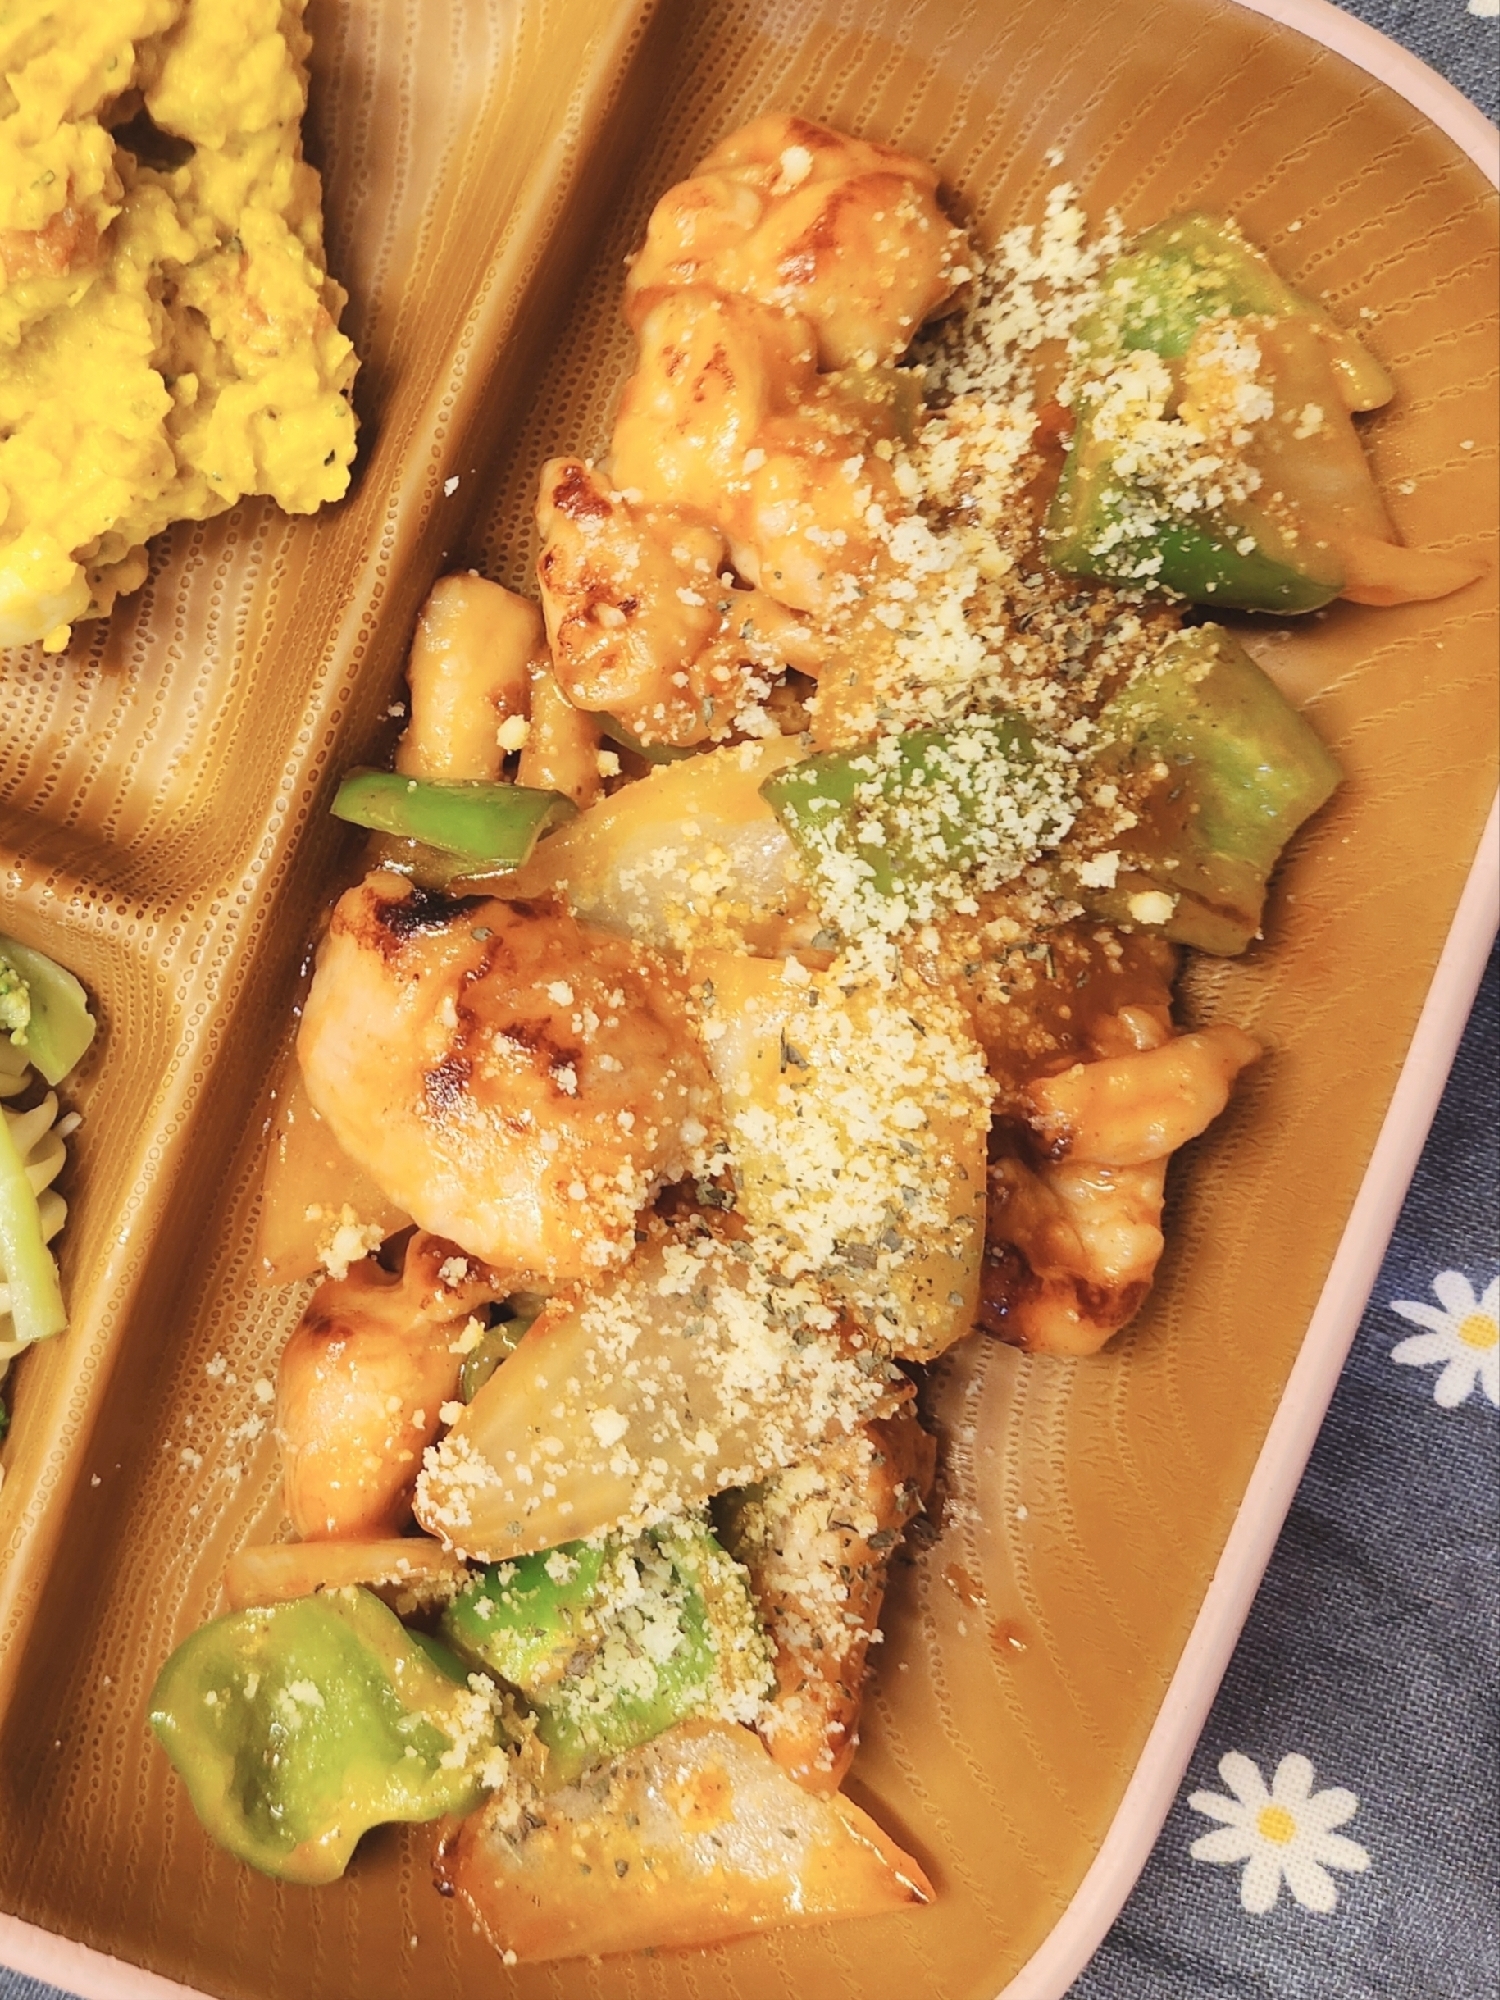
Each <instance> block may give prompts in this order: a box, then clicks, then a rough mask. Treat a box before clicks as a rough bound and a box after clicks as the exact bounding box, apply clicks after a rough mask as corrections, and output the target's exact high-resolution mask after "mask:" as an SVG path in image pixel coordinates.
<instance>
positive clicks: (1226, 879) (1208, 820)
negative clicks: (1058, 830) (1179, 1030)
mask: <svg viewBox="0 0 1500 2000" xmlns="http://www.w3.org/2000/svg"><path fill="white" fill-rule="evenodd" d="M1099 732H1100V740H1101V749H1100V751H1099V753H1098V756H1097V760H1096V768H1097V770H1098V772H1099V774H1100V775H1101V776H1103V777H1105V778H1112V779H1114V780H1115V781H1116V782H1117V783H1118V785H1119V788H1120V792H1121V796H1122V798H1123V799H1124V801H1125V802H1126V803H1127V804H1128V805H1129V806H1130V808H1131V809H1132V810H1133V811H1134V812H1135V813H1136V814H1137V816H1138V819H1139V824H1138V825H1137V826H1136V827H1135V828H1134V829H1133V830H1132V831H1131V832H1130V833H1129V834H1128V835H1127V836H1126V837H1125V840H1124V841H1122V844H1121V845H1122V863H1123V865H1122V866H1121V868H1120V871H1119V873H1118V874H1117V877H1116V880H1115V882H1114V884H1113V885H1112V886H1111V887H1110V888H1107V889H1099V888H1091V887H1080V889H1079V891H1078V895H1079V900H1080V901H1081V902H1083V903H1084V904H1085V905H1086V906H1087V907H1088V908H1089V909H1091V910H1092V911H1094V912H1095V913H1096V914H1098V915H1101V916H1106V917H1110V918H1112V919H1115V920H1119V921H1124V920H1128V919H1129V918H1130V916H1131V909H1130V904H1131V901H1132V899H1133V898H1134V897H1136V896H1138V895H1139V894H1141V892H1142V891H1149V890H1155V891H1157V892H1161V893H1165V894H1166V895H1168V896H1170V897H1171V898H1172V899H1173V909H1172V914H1171V916H1170V917H1169V918H1168V919H1167V921H1166V923H1165V924H1164V926H1163V933H1164V935H1165V936H1166V937H1168V938H1170V939H1172V940H1173V941H1174V942H1176V943H1179V944H1191V945H1197V946H1198V947H1199V949H1200V950H1203V951H1209V952H1215V953H1217V954H1219V955H1220V956H1224V957H1232V956H1234V955H1236V954H1237V953H1239V952H1242V951H1243V950H1244V949H1245V947H1246V946H1247V945H1248V944H1249V943H1250V941H1251V940H1252V939H1253V938H1254V937H1256V936H1257V935H1258V934H1259V931H1260V920H1261V913H1262V911H1263V909H1264V907H1265V898H1266V885H1267V881H1268V879H1269V877H1270V874H1271V870H1272V869H1273V868H1274V867H1275V865H1276V861H1277V858H1278V856H1279V855H1280V853H1281V851H1282V849H1283V847H1284V846H1285V845H1286V843H1287V841H1288V840H1290V839H1291V837H1292V835H1293V834H1294V833H1295V832H1296V831H1297V829H1298V827H1299V826H1301V825H1302V823H1303V821H1304V820H1306V819H1307V818H1308V817H1309V816H1310V815H1311V814H1313V813H1315V812H1316V811H1317V809H1318V808H1319V806H1321V805H1322V804H1323V803H1324V801H1325V800H1326V799H1327V798H1328V797H1329V796H1330V794H1331V793H1332V792H1333V790H1334V788H1335V786H1336V785H1337V784H1338V782H1339V778H1340V775H1341V773H1340V771H1339V767H1338V764H1337V763H1336V762H1335V760H1334V758H1333V756H1332V754H1331V753H1330V752H1329V751H1328V749H1327V748H1326V747H1325V746H1324V744H1323V743H1322V741H1321V740H1320V739H1319V737H1318V735H1317V734H1316V732H1315V731H1314V730H1313V728H1312V727H1311V725H1310V724H1309V723H1308V722H1306V721H1305V720H1304V719H1303V717H1302V716H1301V715H1299V714H1298V713H1297V711H1296V709H1294V708H1293V707H1292V706H1291V705H1290V703H1289V702H1288V701H1287V700H1286V699H1285V697H1284V696H1283V695H1282V694H1281V693H1280V691H1279V690H1278V689H1277V687H1276V685H1275V683H1274V682H1273V681H1271V680H1270V679H1268V677H1267V676H1266V675H1265V674H1264V673H1263V672H1262V671H1261V669H1260V668H1259V667H1258V666H1257V665H1256V664H1255V662H1254V660H1252V659H1251V657H1250V655H1249V654H1248V653H1247V652H1246V651H1245V650H1244V648H1243V647H1242V646H1240V645H1238V644H1237V643H1236V641H1235V640H1233V639H1232V638H1231V637H1230V636H1229V634H1228V633H1227V632H1225V631H1223V630H1222V629H1221V628H1220V627H1218V626H1217V625H1203V626H1198V627H1195V628H1194V629H1192V630H1189V631H1186V632H1182V633H1180V634H1179V635H1178V637H1177V638H1176V639H1175V640H1174V641H1173V642H1172V645H1171V646H1170V647H1169V648H1168V649H1167V651H1166V653H1165V654H1164V655H1163V658H1162V661H1161V663H1160V665H1159V666H1158V667H1157V668H1156V669H1155V670H1154V671H1151V672H1148V673H1146V674H1145V675H1143V676H1142V677H1141V678H1140V679H1139V680H1137V681H1134V682H1132V683H1131V685H1130V686H1128V687H1127V688H1125V689H1124V691H1123V692H1122V693H1120V694H1118V695H1116V696H1115V697H1114V699H1113V700H1112V701H1110V702H1109V703H1107V704H1106V706H1105V707H1104V709H1103V710H1101V712H1100V715H1099ZM1163 773H1164V774H1165V775H1163Z"/></svg>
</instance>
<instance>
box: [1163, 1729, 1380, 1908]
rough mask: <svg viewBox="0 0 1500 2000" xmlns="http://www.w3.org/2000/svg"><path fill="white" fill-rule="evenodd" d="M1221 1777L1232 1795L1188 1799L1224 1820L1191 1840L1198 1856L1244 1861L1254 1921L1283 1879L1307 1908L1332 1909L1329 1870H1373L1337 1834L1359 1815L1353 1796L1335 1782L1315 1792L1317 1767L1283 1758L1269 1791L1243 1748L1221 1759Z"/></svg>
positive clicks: (1245, 1894) (1270, 1904)
mask: <svg viewBox="0 0 1500 2000" xmlns="http://www.w3.org/2000/svg"><path fill="white" fill-rule="evenodd" d="M1219 1776H1220V1777H1221V1778H1222V1779H1223V1780H1224V1782H1225V1784H1226V1785H1228V1787H1229V1789H1230V1791H1231V1792H1233V1794H1234V1797H1233V1798H1231V1799H1226V1798H1225V1797H1224V1795H1223V1794H1222V1793H1221V1792H1194V1793H1193V1795H1192V1797H1191V1798H1190V1799H1189V1800H1188V1804H1189V1805H1190V1806H1191V1807H1192V1808H1193V1811H1194V1812H1200V1813H1203V1814H1205V1815H1206V1816H1207V1817H1208V1818H1209V1819H1217V1820H1223V1821H1224V1824H1223V1825H1222V1826H1220V1827H1217V1828H1216V1829H1215V1830H1214V1832H1212V1833H1204V1834H1200V1835H1199V1837H1198V1839H1196V1840H1195V1841H1194V1842H1193V1844H1192V1847H1191V1848H1190V1849H1189V1852H1190V1853H1191V1854H1192V1857H1193V1859H1194V1860H1195V1861H1220V1862H1224V1861H1243V1862H1245V1864H1246V1867H1245V1872H1244V1874H1243V1875H1242V1876H1241V1877H1240V1901H1241V1903H1243V1905H1244V1906H1245V1908H1246V1909H1247V1910H1250V1911H1252V1912H1253V1913H1254V1914H1255V1915H1256V1916H1262V1915H1264V1913H1265V1912H1266V1911H1267V1910H1271V1909H1274V1908H1275V1907H1276V1898H1277V1897H1278V1896H1279V1895H1280V1893H1281V1885H1282V1883H1283V1881H1284V1882H1285V1883H1286V1886H1287V1887H1288V1888H1289V1889H1290V1890H1291V1892H1292V1894H1293V1895H1294V1896H1295V1897H1296V1899H1297V1901H1298V1902H1299V1903H1300V1904H1301V1905H1302V1907H1303V1909H1305V1910H1318V1911H1321V1912H1323V1913H1324V1914H1326V1913H1327V1912H1328V1911H1329V1910H1332V1909H1334V1908H1335V1907H1336V1905H1337V1903H1338V1899H1339V1898H1338V1891H1337V1889H1335V1887H1334V1885H1333V1882H1332V1879H1331V1878H1330V1876H1329V1874H1328V1870H1329V1869H1330V1868H1343V1869H1347V1870H1349V1871H1351V1872H1358V1871H1359V1870H1361V1869H1365V1868H1368V1867H1369V1865H1370V1857H1369V1855H1368V1854H1366V1852H1365V1850H1364V1849H1363V1848H1362V1847H1361V1846H1360V1845H1359V1843H1358V1841H1355V1840H1346V1839H1345V1838H1344V1836H1343V1834H1341V1833H1335V1832H1334V1831H1333V1829H1334V1827H1336V1826H1342V1825H1343V1824H1344V1822H1345V1821H1346V1820H1350V1819H1353V1817H1354V1815H1355V1813H1356V1812H1357V1811H1358V1810H1359V1800H1358V1799H1357V1798H1356V1797H1355V1796H1354V1794H1353V1792H1346V1791H1344V1790H1343V1789H1342V1787H1340V1786H1336V1785H1335V1786H1330V1787H1329V1789H1328V1790H1327V1791H1322V1792H1315V1791H1314V1790H1313V1788H1312V1782H1313V1767H1312V1765H1311V1764H1310V1763H1309V1762H1308V1760H1307V1759H1306V1758H1305V1757H1297V1756H1292V1757H1283V1758H1282V1760H1281V1762H1280V1763H1279V1764H1278V1765H1277V1766H1276V1775H1275V1777H1274V1778H1273V1779H1272V1780H1271V1789H1270V1791H1269V1792H1268V1791H1267V1790H1266V1787H1265V1781H1264V1779H1263V1778H1262V1777H1261V1775H1260V1769H1259V1767H1258V1766H1257V1765H1256V1764H1255V1763H1254V1762H1253V1761H1252V1760H1251V1759H1250V1758H1249V1757H1246V1756H1244V1755H1243V1754H1242V1753H1241V1752H1240V1751H1238V1750H1231V1751H1230V1752H1229V1754H1228V1755H1227V1756H1225V1757H1221V1758H1220V1759H1219Z"/></svg>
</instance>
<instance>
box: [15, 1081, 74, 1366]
mask: <svg viewBox="0 0 1500 2000" xmlns="http://www.w3.org/2000/svg"><path fill="white" fill-rule="evenodd" d="M11 1054H12V1051H11V1050H10V1047H9V1045H8V1044H0V1097H13V1096H16V1095H18V1094H19V1093H20V1092H21V1091H22V1090H24V1089H25V1087H26V1085H27V1084H28V1083H29V1082H30V1080H31V1071H30V1069H29V1068H27V1067H25V1066H24V1065H23V1066H22V1067H21V1069H20V1071H19V1073H17V1072H16V1071H15V1070H14V1068H13V1067H12V1065H11V1064H10V1063H9V1062H7V1061H6V1057H8V1056H10V1055H11ZM0 1117H3V1118H4V1120H5V1122H6V1124H7V1125H8V1126H9V1127H10V1136H11V1138H12V1140H13V1141H14V1143H15V1147H16V1151H17V1152H18V1153H19V1154H20V1155H21V1158H22V1160H23V1161H24V1162H25V1164H26V1178H27V1180H28V1181H30V1183H31V1189H32V1193H33V1194H35V1196H36V1198H37V1208H38V1210H39V1212H40V1214H41V1219H42V1238H43V1240H44V1241H45V1242H47V1243H50V1242H51V1241H52V1239H53V1238H54V1237H55V1236H56V1235H57V1232H58V1231H59V1230H60V1229H61V1228H62V1226H63V1223H64V1222H65V1221H66V1219H67V1213H68V1205H67V1203H66V1202H65V1201H64V1200H63V1198H62V1196H61V1195H60V1194H59V1193H58V1191H57V1189H56V1188H55V1187H54V1186H53V1182H54V1181H55V1180H56V1179H57V1177H58V1175H59V1174H60V1173H61V1172H62V1170H63V1166H64V1164H65V1162H66V1160H67V1148H66V1146H65V1145H64V1143H63V1142H64V1140H66V1139H67V1137H68V1136H69V1134H70V1133H72V1132H73V1131H75V1130H76V1129H77V1126H78V1115H77V1113H76V1112H69V1113H67V1114H66V1115H65V1116H62V1117H59V1115H58V1103H57V1093H56V1091H53V1090H49V1091H48V1092H47V1095H46V1096H45V1097H44V1098H43V1099H42V1101H41V1103H40V1104H36V1105H33V1107H32V1108H31V1109H30V1110H29V1111H16V1110H12V1109H11V1108H10V1107H9V1106H8V1105H4V1106H0ZM29 1344H30V1343H29V1342H27V1341H24V1340H17V1339H16V1338H15V1324H14V1322H13V1320H12V1319H11V1311H10V1286H9V1285H8V1284H7V1283H6V1282H5V1280H4V1279H3V1278H0V1380H3V1379H4V1376H5V1373H6V1370H7V1369H8V1368H9V1366H10V1364H11V1362H12V1361H13V1360H14V1359H15V1357H16V1356H17V1355H18V1354H20V1353H21V1352H22V1350H23V1349H24V1348H26V1347H27V1346H28V1345H29Z"/></svg>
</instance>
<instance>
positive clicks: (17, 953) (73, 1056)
mask: <svg viewBox="0 0 1500 2000" xmlns="http://www.w3.org/2000/svg"><path fill="white" fill-rule="evenodd" d="M95 1026H96V1024H95V1021H94V1017H93V1015H92V1014H91V1013H90V1012H89V1000H88V995H87V994H86V993H85V992H84V990H83V988H82V987H81V986H80V985H79V983H78V981H77V980H76V979H75V978H74V977H73V975H72V973H71V972H67V971H65V970H64V969H63V967H62V966H60V965H57V964H54V962H53V961H52V960H51V959H50V958H47V957H46V956H45V955H44V954H43V953H42V952H39V951H33V950H32V949H31V947H30V946H29V945H24V944H18V943H17V942H16V940H15V939H14V938H8V937H0V1033H8V1034H9V1036H10V1039H11V1041H12V1043H13V1044H14V1045H15V1046H16V1047H17V1048H19V1049H24V1050H25V1052H26V1059H27V1061H28V1062H30V1063H32V1064H33V1065H34V1066H35V1068H36V1069H37V1070H38V1072H39V1073H40V1074H41V1075H42V1076H43V1077H44V1078H45V1079H46V1081H47V1082H48V1083H49V1084H52V1085H54V1086H55V1085H57V1084H59V1083H61V1082H62V1080H63V1078H64V1077H65V1076H66V1075H67V1074H68V1072H69V1070H71V1069H72V1068H73V1067H74V1065H75V1064H76V1063H77V1062H78V1060H79V1058H80V1057H81V1056H82V1055H83V1053H84V1051H85V1049H87V1047H88V1046H89V1043H90V1042H92V1041H93V1039H94V1033H95Z"/></svg>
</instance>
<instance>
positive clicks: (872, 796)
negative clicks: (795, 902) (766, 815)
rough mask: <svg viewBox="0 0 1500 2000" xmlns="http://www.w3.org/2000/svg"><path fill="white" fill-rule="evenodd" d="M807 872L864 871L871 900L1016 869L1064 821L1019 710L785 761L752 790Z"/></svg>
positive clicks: (827, 877) (1062, 804)
mask: <svg viewBox="0 0 1500 2000" xmlns="http://www.w3.org/2000/svg"><path fill="white" fill-rule="evenodd" d="M760 791H761V797H762V798H763V799H765V800H766V801H767V803H768V804H769V805H770V807H771V809H772V811H773V812H774V813H775V814H776V817H777V818H778V819H779V820H780V821H781V823H782V825H783V826H784V827H785V828H786V830H787V832H788V833H789V834H790V836H791V838H792V840H793V841H794V842H795V844H796V846H797V848H798V851H799V852H800V853H801V855H802V858H803V860H804V861H805V862H806V864H807V866H808V867H809V869H810V870H811V871H812V873H813V875H814V877H815V878H821V879H822V880H823V881H824V882H825V883H830V882H837V881H838V880H839V878H843V879H845V880H847V879H848V877H849V876H850V874H851V873H852V874H853V875H855V876H858V877H861V878H863V880H864V882H865V884H866V885H867V887H868V890H869V891H870V892H871V893H872V894H873V895H875V896H877V897H880V898H888V899H895V898H902V897H905V898H908V899H909V898H910V895H911V892H912V890H913V889H914V888H915V887H918V886H920V885H930V884H932V883H934V882H937V881H940V880H942V879H943V878H951V877H955V876H956V877H968V876H971V875H978V874H980V873H987V874H989V875H991V876H992V877H993V879H994V880H995V881H1001V880H1004V879H1006V878H1007V877H1008V876H1010V875H1014V874H1016V873H1017V872H1018V871H1019V870H1020V869H1021V868H1022V867H1024V866H1025V864H1026V862H1027V861H1029V860H1030V859H1031V858H1032V856H1033V855H1034V854H1035V853H1036V852H1038V851H1039V850H1040V848H1042V847H1043V846H1046V845H1050V844H1051V843H1053V842H1055V841H1056V840H1057V839H1059V838H1060V837H1061V835H1062V833H1063V832H1064V831H1065V830H1066V825H1067V823H1068V822H1069V820H1070V819H1071V810H1070V808H1069V807H1068V805H1067V803H1066V801H1065V799H1064V797H1063V795H1062V791H1061V789H1060V787H1059V785H1058V784H1057V781H1056V779H1055V777H1054V774H1053V773H1052V771H1051V770H1050V768H1049V767H1048V766H1047V765H1045V764H1043V763H1042V762H1040V761H1039V760H1038V757H1037V749H1036V742H1035V739H1034V737H1033V736H1032V733H1031V730H1030V729H1029V728H1028V727H1027V725H1026V723H1025V722H1024V721H1022V719H1021V718H1020V717H1019V716H1016V715H1009V714H998V715H978V716H972V717H970V718H969V719H968V720H967V721H964V722H959V723H955V724H954V725H953V726H952V727H951V728H949V729H916V730H910V731H908V732H907V733H906V734H905V735H902V736H893V737H885V738H882V739H880V740H879V741H878V742H876V743H874V744H871V745H868V746H866V747H865V748H862V749H858V750H835V751H828V752H826V753H825V754H823V755H821V756H817V757H809V758H806V759H805V760H804V761H803V762H802V763H800V764H789V765H787V766H786V768H785V769H783V770H780V771H778V772H776V773H775V774H774V776H772V777H770V778H767V780H766V781H765V783H764V784H763V785H762V786H761V788H760Z"/></svg>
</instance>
